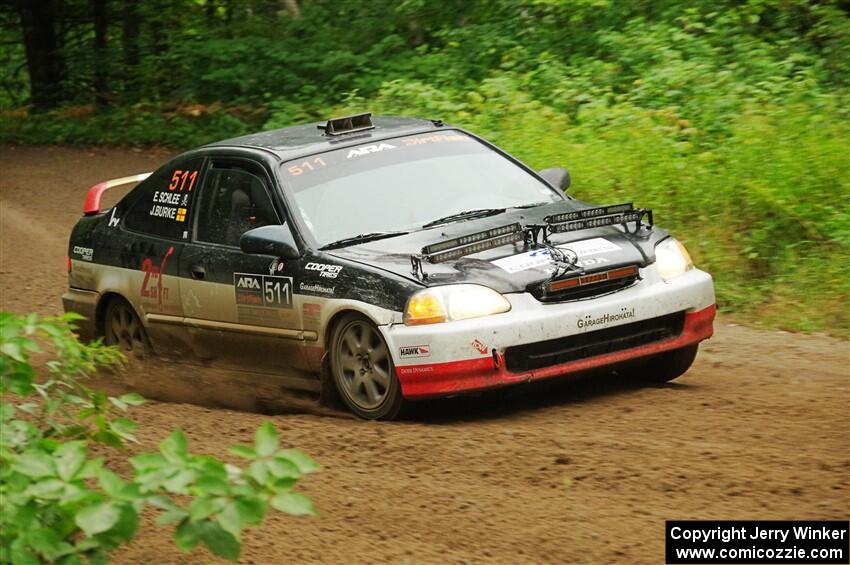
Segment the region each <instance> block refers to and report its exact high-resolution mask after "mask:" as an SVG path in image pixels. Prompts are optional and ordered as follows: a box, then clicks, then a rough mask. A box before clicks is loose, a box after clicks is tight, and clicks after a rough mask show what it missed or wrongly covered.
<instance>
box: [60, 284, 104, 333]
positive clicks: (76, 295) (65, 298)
mask: <svg viewBox="0 0 850 565" xmlns="http://www.w3.org/2000/svg"><path fill="white" fill-rule="evenodd" d="M99 300H100V293H98V292H95V291H93V290H82V289H79V288H73V287H72V288H69V289H68V291H67V292H66V293H65V294H63V295H62V306H64V308H65V312H74V313H75V314H79V315H81V316H83V317H84V318H85V319H84V320H77V321H76V322H74V323H75V324H76V325H77V330H76V333H77V335H79V336H80V339H81V340H83V341H91V340H93V339H94V338H95V337H97V303H98V301H99Z"/></svg>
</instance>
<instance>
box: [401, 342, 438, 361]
mask: <svg viewBox="0 0 850 565" xmlns="http://www.w3.org/2000/svg"><path fill="white" fill-rule="evenodd" d="M398 356H399V357H401V358H402V359H412V358H414V357H430V356H431V346H430V345H407V346H402V347H399V348H398Z"/></svg>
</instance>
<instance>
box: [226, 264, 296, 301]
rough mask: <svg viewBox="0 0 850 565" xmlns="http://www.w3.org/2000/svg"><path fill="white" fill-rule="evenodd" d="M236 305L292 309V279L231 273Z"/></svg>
mask: <svg viewBox="0 0 850 565" xmlns="http://www.w3.org/2000/svg"><path fill="white" fill-rule="evenodd" d="M233 286H234V287H235V288H236V304H240V305H242V306H265V307H267V308H292V277H276V276H271V275H254V274H250V273H233Z"/></svg>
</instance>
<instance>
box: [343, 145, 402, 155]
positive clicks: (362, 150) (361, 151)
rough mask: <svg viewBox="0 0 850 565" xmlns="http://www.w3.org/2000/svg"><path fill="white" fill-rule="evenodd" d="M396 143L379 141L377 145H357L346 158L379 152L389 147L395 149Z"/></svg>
mask: <svg viewBox="0 0 850 565" xmlns="http://www.w3.org/2000/svg"><path fill="white" fill-rule="evenodd" d="M395 148H396V146H395V145H391V144H389V143H378V144H377V145H364V146H363V147H355V148H354V149H352V150H351V151H349V152H348V156H347V157H346V159H351V158H352V157H362V156H363V155H368V154H369V153H378V152H380V151H386V150H387V149H395Z"/></svg>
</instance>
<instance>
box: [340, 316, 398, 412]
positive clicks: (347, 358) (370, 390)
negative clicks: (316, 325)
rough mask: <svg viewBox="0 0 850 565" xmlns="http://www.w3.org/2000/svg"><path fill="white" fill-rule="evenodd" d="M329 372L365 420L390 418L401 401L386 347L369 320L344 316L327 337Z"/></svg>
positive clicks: (344, 398)
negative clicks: (328, 339) (328, 343)
mask: <svg viewBox="0 0 850 565" xmlns="http://www.w3.org/2000/svg"><path fill="white" fill-rule="evenodd" d="M330 345H331V350H330V357H331V367H330V368H331V376H332V377H333V380H334V384H335V385H336V388H337V391H338V392H339V395H340V397H342V400H343V402H345V404H346V406H348V407H349V408H350V409H351V411H352V412H354V413H355V414H357V415H358V416H360V417H361V418H365V419H367V420H391V419H393V418H395V417H396V416H397V415H398V413H399V411H400V410H401V406H402V403H403V399H402V396H401V385H400V384H399V382H398V379H397V378H396V376H395V366H394V365H393V361H392V357H391V355H390V350H389V348H388V347H387V342H386V341H384V338H383V336H382V335H381V332H380V331H378V328H377V327H376V326H375V325H374V324H373V323H372V322H370V321H369V320H367V319H366V318H364V317H362V316H358V315H355V314H352V315H349V316H346V317H345V318H344V319H343V320H341V321H340V322H339V323H338V324H337V325H336V327H335V328H334V331H333V335H332V337H331V340H330Z"/></svg>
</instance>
